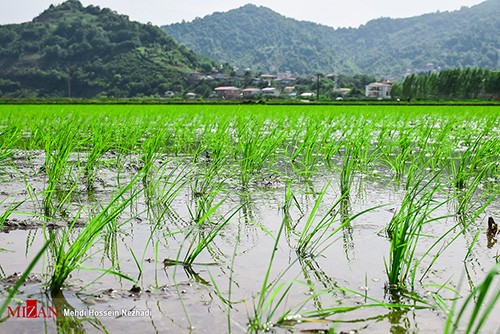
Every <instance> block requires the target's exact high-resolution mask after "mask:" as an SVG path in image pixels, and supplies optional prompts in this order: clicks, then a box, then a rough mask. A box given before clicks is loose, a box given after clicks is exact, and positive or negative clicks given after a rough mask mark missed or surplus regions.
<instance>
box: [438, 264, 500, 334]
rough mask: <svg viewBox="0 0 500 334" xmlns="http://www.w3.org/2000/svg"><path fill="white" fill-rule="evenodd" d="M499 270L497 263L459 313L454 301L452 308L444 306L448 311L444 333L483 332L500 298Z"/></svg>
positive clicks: (469, 296)
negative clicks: (456, 310)
mask: <svg viewBox="0 0 500 334" xmlns="http://www.w3.org/2000/svg"><path fill="white" fill-rule="evenodd" d="M499 270H500V263H497V264H496V265H495V266H494V267H493V268H492V269H491V270H490V271H489V272H488V274H487V275H486V277H485V278H484V280H483V281H482V282H481V283H480V284H479V285H478V286H477V287H475V288H474V289H473V290H472V291H471V293H470V294H469V295H468V296H467V298H466V299H465V301H464V302H463V304H462V307H461V308H460V309H459V310H458V313H456V312H455V306H456V303H453V306H452V308H451V310H450V309H448V308H447V307H446V306H444V310H445V311H447V313H448V321H447V323H446V327H445V329H444V333H446V334H448V333H456V332H460V333H481V330H482V328H483V326H485V325H486V322H487V320H488V318H489V317H490V315H492V311H493V310H494V308H495V306H496V305H497V302H498V300H499V298H500V284H499V283H498V272H499ZM470 308H472V309H471V313H470V315H469V316H468V317H467V315H466V311H467V310H468V309H470ZM455 313H456V315H455ZM461 324H463V326H465V329H463V328H462V327H461Z"/></svg>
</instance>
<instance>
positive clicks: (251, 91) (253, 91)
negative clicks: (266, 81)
mask: <svg viewBox="0 0 500 334" xmlns="http://www.w3.org/2000/svg"><path fill="white" fill-rule="evenodd" d="M241 92H242V93H243V97H249V96H252V95H257V94H260V93H261V92H262V90H260V89H259V88H247V89H243V90H242V91H241Z"/></svg>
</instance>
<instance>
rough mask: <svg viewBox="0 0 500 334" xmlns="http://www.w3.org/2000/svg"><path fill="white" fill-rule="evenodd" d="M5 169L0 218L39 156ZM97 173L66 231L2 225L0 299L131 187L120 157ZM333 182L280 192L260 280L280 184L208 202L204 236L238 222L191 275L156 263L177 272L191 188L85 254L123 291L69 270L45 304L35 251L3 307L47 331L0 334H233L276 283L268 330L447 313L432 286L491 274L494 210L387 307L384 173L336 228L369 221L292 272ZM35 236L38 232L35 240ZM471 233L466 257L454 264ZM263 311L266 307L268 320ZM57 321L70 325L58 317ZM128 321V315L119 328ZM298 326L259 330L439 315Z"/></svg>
mask: <svg viewBox="0 0 500 334" xmlns="http://www.w3.org/2000/svg"><path fill="white" fill-rule="evenodd" d="M17 158H18V160H17V161H16V166H17V168H18V170H17V171H14V170H11V171H10V173H11V175H13V177H12V178H11V177H10V175H8V174H3V175H2V184H1V185H0V187H1V189H0V191H1V194H0V201H2V200H5V201H4V202H3V203H2V207H1V212H4V211H5V210H6V209H7V206H8V204H10V203H11V202H12V200H13V199H25V198H27V197H28V193H29V191H28V190H27V188H26V183H25V182H24V180H23V178H22V177H20V176H22V175H26V176H27V184H30V185H31V186H32V187H33V188H35V192H37V191H40V190H42V189H43V187H44V183H45V182H46V175H44V173H43V170H41V166H42V165H43V161H44V156H43V154H42V153H41V152H38V153H37V154H34V155H33V157H31V159H29V160H27V159H25V157H23V156H22V155H21V154H20V155H19V156H18V157H17ZM164 158H165V159H169V158H168V157H164ZM176 159H177V158H176ZM106 160H108V161H109V163H108V164H106V163H104V164H103V166H104V167H102V168H101V169H100V170H99V172H98V177H99V180H100V181H99V182H98V183H97V184H96V189H95V191H93V192H92V194H91V195H89V194H88V192H86V190H85V187H84V186H83V185H79V186H78V188H77V191H76V192H75V193H74V194H73V196H72V201H71V202H70V204H69V206H68V208H67V209H66V217H58V218H57V219H56V220H55V221H46V220H43V219H41V218H37V217H33V215H32V214H26V213H19V212H18V213H13V214H12V215H11V216H9V217H8V220H7V221H6V223H5V226H4V228H3V230H2V233H0V245H1V247H2V248H3V250H2V254H1V260H0V269H1V275H2V277H3V280H2V284H1V285H0V293H1V294H2V295H3V296H4V297H5V296H6V295H7V293H8V291H9V289H10V288H11V287H12V286H13V283H14V281H15V279H14V277H12V275H13V274H14V273H19V272H22V271H24V269H25V268H26V267H27V266H28V263H29V262H30V260H31V259H32V258H33V257H34V255H35V254H36V253H37V252H38V250H39V249H40V248H41V247H42V246H43V243H44V241H45V240H46V239H45V238H46V237H47V236H48V235H50V234H55V235H59V236H60V235H62V233H65V232H66V231H67V227H64V226H67V225H68V224H70V223H71V222H72V221H73V220H74V219H75V217H76V216H77V213H78V212H79V210H80V209H82V211H81V212H80V219H81V220H83V222H82V224H84V223H85V220H86V218H88V217H89V216H92V215H94V214H95V211H96V210H97V209H96V208H98V207H100V206H104V205H106V204H107V203H108V202H109V200H110V198H111V197H112V195H113V193H114V192H115V191H116V188H117V186H118V184H126V183H127V182H129V181H130V179H131V177H132V176H133V175H135V174H136V173H137V170H136V169H134V166H136V165H137V161H136V160H135V159H134V158H133V157H132V158H130V159H129V160H128V161H126V162H125V165H124V166H125V167H124V169H123V170H121V172H120V173H117V168H116V167H115V166H114V165H113V164H112V161H113V157H105V159H104V161H106ZM172 160H175V159H172ZM73 161H74V162H75V165H76V161H77V157H73ZM174 165H175V163H173V164H172V165H167V167H166V168H170V169H171V170H173V166H174ZM338 178H339V175H338V172H328V171H326V170H325V171H323V172H322V173H320V174H316V175H314V176H313V177H311V179H310V180H308V181H307V182H306V181H301V180H300V179H298V178H297V179H296V181H297V182H296V183H294V184H293V190H294V194H295V196H296V198H297V202H298V203H299V204H300V208H301V210H302V212H300V211H299V209H298V208H297V207H296V206H292V207H291V209H290V215H289V224H288V227H287V228H285V230H284V232H283V234H282V235H281V236H280V239H279V243H278V247H277V249H276V253H275V257H274V259H273V263H272V264H271V266H270V268H271V269H270V271H269V274H267V272H268V268H269V263H270V260H271V254H272V253H273V249H274V245H275V238H276V237H277V236H278V232H279V230H280V226H281V224H282V222H283V220H284V218H285V215H284V213H283V210H282V209H281V207H282V206H283V199H284V197H285V180H284V179H283V178H282V177H281V176H279V175H277V174H276V175H270V174H267V175H262V176H259V178H257V179H256V180H254V181H252V183H251V184H250V187H249V188H248V189H245V190H242V189H241V188H239V187H238V186H236V185H230V186H229V187H228V190H230V191H228V192H224V193H222V194H221V195H220V196H219V197H218V198H217V202H218V201H220V200H222V199H224V202H223V204H221V206H220V207H218V209H217V211H216V213H215V215H214V216H213V217H212V218H211V221H212V222H213V223H220V222H221V221H223V217H224V216H226V217H227V215H228V213H229V212H232V210H234V209H235V208H238V207H240V206H241V208H240V209H239V210H238V211H237V213H236V214H235V215H234V216H233V218H231V219H230V221H229V222H228V223H227V224H226V225H225V227H224V228H223V229H222V230H221V231H220V232H219V233H218V235H217V236H216V237H215V239H214V240H213V241H212V242H211V243H210V245H209V247H208V248H206V249H205V250H203V251H202V252H201V254H200V256H199V257H197V258H196V261H195V262H196V264H194V265H193V266H191V267H184V266H182V265H171V266H164V264H163V260H164V259H181V260H182V259H183V257H184V254H185V252H186V250H187V249H188V248H189V245H190V243H191V241H192V237H187V235H188V231H190V229H189V227H190V226H193V225H194V223H193V222H192V219H191V218H190V215H189V209H193V208H194V206H193V192H192V190H191V187H190V186H189V185H187V186H185V187H183V189H182V190H181V191H180V192H179V193H178V194H177V196H176V197H175V199H174V200H173V202H172V204H171V205H170V206H169V207H170V213H171V214H170V215H164V216H162V217H161V219H159V220H158V219H155V217H154V215H153V213H152V208H151V205H148V202H147V200H146V199H145V197H144V196H143V195H141V196H139V197H137V198H136V199H135V200H134V201H133V204H132V205H131V206H130V207H129V208H128V209H127V210H126V211H125V212H124V213H123V214H122V215H121V216H120V217H119V219H118V220H117V222H116V223H117V225H119V228H118V229H117V231H116V232H114V233H111V234H108V235H107V236H106V237H105V238H103V239H101V240H100V241H99V242H97V243H96V244H94V245H92V248H91V249H90V251H89V254H92V255H91V256H90V257H89V258H88V259H87V260H86V261H85V262H84V263H83V265H84V266H85V267H87V268H97V269H104V270H106V269H110V268H113V270H115V271H117V272H120V273H122V274H123V275H126V276H128V277H130V278H132V279H134V280H136V281H137V282H136V283H134V282H131V281H129V280H127V279H125V278H122V277H119V276H116V275H112V274H109V273H108V274H104V275H103V273H102V272H101V271H95V270H84V269H81V270H77V271H75V272H73V274H72V275H71V277H70V278H69V279H68V281H67V282H66V283H67V287H66V288H65V289H64V290H63V292H62V294H63V295H62V296H58V297H51V296H50V293H48V292H46V291H45V286H46V283H47V282H48V279H49V277H50V275H51V273H52V271H51V268H52V267H51V265H52V263H53V261H54V254H53V253H52V252H51V251H50V250H49V251H47V252H46V254H45V256H44V258H43V259H42V261H39V262H38V263H37V264H36V266H35V267H34V269H33V270H32V273H34V274H36V275H37V276H35V277H34V278H32V279H30V280H28V281H27V282H26V283H25V284H24V285H23V286H21V287H20V289H19V292H18V293H17V294H16V295H15V298H16V299H15V301H13V302H11V303H10V304H9V305H10V307H11V309H14V307H16V306H17V305H21V306H24V305H25V301H26V300H36V301H37V302H38V306H39V308H41V307H44V308H45V309H48V307H52V308H55V307H59V309H58V310H59V311H58V316H57V319H54V318H37V319H27V318H22V317H21V318H11V319H8V320H7V321H6V322H4V323H1V324H0V329H1V331H2V332H9V333H33V332H47V333H52V332H55V331H56V330H59V331H64V330H65V329H74V330H75V332H88V333H96V332H106V331H108V332H122V331H123V332H132V331H134V332H135V331H142V332H145V333H154V332H159V333H189V332H192V333H226V332H229V328H230V329H231V331H232V332H233V333H246V332H247V331H248V325H247V324H248V321H249V319H251V318H253V312H254V307H255V305H256V304H257V303H258V300H259V296H260V292H261V290H262V285H263V282H264V278H265V277H266V275H268V277H269V282H268V283H275V280H278V283H277V284H276V285H275V287H278V286H279V284H280V283H285V285H284V286H283V289H282V290H280V293H281V292H283V291H284V289H285V288H286V287H287V286H288V284H290V283H291V282H293V284H292V285H291V288H290V289H289V290H288V291H287V293H286V296H285V297H284V298H283V299H282V301H281V303H280V304H279V305H278V306H277V307H276V311H275V314H274V315H273V316H271V317H270V320H271V322H275V321H276V320H277V319H278V318H279V317H280V316H281V315H282V314H283V313H284V312H287V310H290V316H293V315H294V314H296V313H300V314H307V312H311V311H315V310H318V309H329V308H334V307H340V306H353V307H354V306H361V305H366V304H374V303H375V302H374V301H373V300H376V301H379V302H383V303H400V304H404V305H416V306H418V305H425V304H423V303H419V302H416V301H415V297H416V296H418V298H420V299H422V300H425V301H427V302H429V303H433V299H432V297H431V295H430V294H431V293H432V292H438V294H439V295H440V296H441V297H442V298H444V299H445V300H446V301H447V302H448V305H449V306H450V307H451V304H452V298H453V297H454V294H453V293H452V292H451V291H450V290H448V289H444V288H440V286H442V285H446V286H447V287H451V288H453V289H456V290H459V291H461V293H462V295H467V294H468V292H469V291H470V289H471V287H473V286H476V285H477V284H478V283H479V282H480V281H481V280H482V279H483V277H484V275H485V273H486V272H487V271H488V270H489V269H490V268H492V266H493V265H494V264H495V256H496V255H497V254H498V252H499V247H500V246H499V245H498V244H495V245H493V246H492V247H487V246H488V240H487V237H486V227H485V226H486V221H487V217H488V216H498V215H500V203H499V201H498V200H496V201H494V202H492V203H491V204H490V205H489V206H488V208H487V210H486V211H485V212H484V213H482V214H481V215H479V216H478V217H477V218H476V219H475V220H474V221H473V223H472V225H471V226H470V228H468V229H467V230H466V231H465V233H463V234H461V235H459V236H458V238H457V239H456V240H455V241H454V242H453V243H452V245H451V246H450V247H449V248H447V249H446V250H444V246H443V245H445V242H447V241H450V240H451V239H452V238H453V237H455V236H456V234H457V233H458V232H459V231H460V229H461V228H460V227H459V226H460V225H459V226H458V227H456V228H455V229H454V230H453V231H452V233H450V235H449V237H446V238H444V240H443V241H442V242H440V243H439V245H438V246H436V247H435V248H434V250H433V251H432V252H431V255H430V256H427V257H425V258H424V260H423V261H422V263H421V264H420V265H419V266H418V268H417V272H416V278H417V280H420V283H418V284H417V285H416V286H415V288H414V289H411V288H410V289H408V290H407V291H406V295H405V294H404V293H399V294H391V293H389V292H388V290H387V289H386V282H387V274H386V270H385V264H384V263H385V261H388V259H389V250H390V241H389V239H388V238H387V236H386V234H385V232H384V228H385V227H386V226H387V224H388V223H389V222H390V221H391V219H392V218H393V216H394V214H395V212H396V211H397V210H398V209H399V207H400V204H401V201H402V198H403V196H404V180H402V181H401V182H400V183H399V184H398V182H397V181H396V180H395V179H393V178H392V175H391V174H390V172H388V171H384V170H381V171H379V172H377V173H369V174H368V175H364V174H361V173H357V175H356V177H355V178H354V181H353V186H352V189H353V190H352V193H351V196H350V199H349V201H347V202H345V206H344V214H345V216H346V217H352V216H354V215H355V214H357V213H359V212H363V211H365V210H368V209H370V208H374V207H378V208H376V209H373V210H371V211H368V212H366V213H364V214H362V215H360V216H359V217H358V218H356V219H354V220H353V221H352V222H350V224H349V225H348V226H344V227H341V228H340V225H341V221H340V219H337V220H336V221H335V222H334V223H333V224H332V225H331V226H330V227H329V229H328V230H329V232H330V233H331V232H334V231H335V230H336V229H337V228H339V229H338V231H337V232H336V233H335V234H334V235H332V237H331V238H330V239H329V240H328V242H326V243H325V244H324V246H323V247H322V248H321V249H323V248H324V249H323V251H322V252H321V254H319V255H318V256H316V257H314V258H305V259H300V260H299V259H297V254H296V247H297V240H298V238H299V235H300V233H301V231H302V230H303V229H304V226H305V225H306V224H307V221H308V218H309V216H310V214H311V212H312V210H313V207H314V203H315V201H316V199H317V198H318V196H319V193H320V192H321V190H322V189H323V188H325V187H327V190H326V192H325V195H324V197H323V199H322V201H321V204H320V206H319V210H318V213H317V215H316V219H315V222H318V221H320V220H321V218H322V217H323V216H324V215H325V214H327V211H328V209H329V208H330V206H331V205H332V204H333V203H335V201H336V200H338V198H339V195H338V194H339V193H340V191H339V181H338ZM139 187H140V185H139ZM449 191H450V192H451V190H449ZM448 198H449V196H448V195H447V194H446V193H444V192H440V193H436V196H435V200H436V201H437V202H442V201H447V200H448ZM37 199H38V200H37ZM480 203H481V202H480ZM455 205H456V203H455V202H454V201H453V200H452V201H449V203H448V204H446V205H444V206H443V207H441V208H440V209H439V210H437V211H435V212H434V213H433V217H434V218H437V217H441V216H446V215H450V214H454V210H455ZM188 208H189V209H188ZM337 210H338V209H337ZM16 211H23V212H27V213H38V214H41V213H42V212H41V208H40V206H39V197H36V198H33V200H28V201H26V202H24V203H23V204H22V205H21V206H20V207H19V208H18V209H17V210H16ZM499 220H500V219H499ZM457 223H458V222H457V220H456V218H455V217H449V218H446V219H440V220H437V221H434V222H430V223H428V224H426V225H425V226H424V228H423V231H422V236H421V238H420V239H419V242H418V247H417V250H416V257H415V258H416V259H420V258H421V256H423V255H424V254H425V252H426V251H427V250H428V249H429V248H430V247H431V246H432V245H433V244H434V242H436V241H437V239H438V238H439V237H440V236H442V235H443V233H445V232H447V231H448V230H450V229H451V228H452V227H453V226H455V225H456V224H457ZM43 224H46V226H47V227H48V228H47V229H45V228H44V227H43ZM51 224H52V225H51ZM210 224H211V223H210ZM49 225H50V228H49ZM81 229H82V227H75V228H74V229H73V231H71V234H72V235H73V238H74V236H76V235H78V234H79V233H80V232H81ZM179 231H180V232H179ZM478 231H479V234H478V238H477V241H476V242H475V244H474V247H473V248H472V251H471V254H469V256H468V257H467V258H465V256H466V254H467V250H468V248H469V246H470V245H471V244H472V243H473V242H474V238H475V236H476V234H477V232H478ZM177 232H179V233H177ZM238 239H239V242H237V240H238ZM326 246H328V247H326ZM440 250H443V252H442V254H441V255H440V256H439V258H438V259H437V261H436V262H435V263H434V264H433V266H432V268H431V269H430V270H429V271H426V269H427V267H428V266H429V265H430V263H431V261H432V256H433V255H434V254H436V253H437V252H438V251H440ZM134 256H135V258H136V259H137V262H136V260H135V259H134ZM320 292H322V293H320ZM278 295H279V294H278ZM412 296H413V298H412ZM268 297H269V295H268ZM16 301H19V302H21V304H18V303H16ZM228 301H230V302H228ZM274 305H276V303H275V304H272V305H270V308H269V309H272V308H273V307H274ZM71 311H73V312H75V313H74V314H73V315H70V312H71ZM123 312H125V313H123ZM127 312H132V313H127ZM133 312H137V313H138V315H136V316H133V315H132V314H134V313H133ZM141 312H142V313H141ZM65 314H66V315H65ZM299 320H301V321H296V318H292V319H290V320H289V321H287V322H286V323H282V324H280V325H279V326H278V325H276V326H274V327H273V328H272V330H273V331H274V332H276V333H288V332H290V331H291V332H297V333H299V332H301V330H310V332H312V333H319V330H320V329H324V330H326V329H329V328H335V330H337V331H345V332H349V331H354V332H358V333H387V332H392V333H406V332H421V333H442V332H443V328H444V326H445V323H446V315H445V314H444V312H443V311H441V310H439V309H438V308H428V309H418V308H393V309H390V308H387V307H370V308H359V309H356V310H353V311H350V312H338V313H335V314H332V315H328V316H327V317H325V319H322V318H321V317H319V316H315V317H313V318H312V319H311V320H314V321H310V322H309V321H307V320H308V319H307V318H306V317H305V316H303V317H302V318H299ZM498 324H499V322H498V321H497V320H496V319H493V321H492V322H490V323H489V324H488V326H490V327H488V328H487V329H488V330H489V329H492V328H496V327H498ZM189 327H192V329H189ZM315 330H316V331H315Z"/></svg>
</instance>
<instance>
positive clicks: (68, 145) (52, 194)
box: [42, 127, 76, 217]
mask: <svg viewBox="0 0 500 334" xmlns="http://www.w3.org/2000/svg"><path fill="white" fill-rule="evenodd" d="M46 136H47V137H46V138H45V172H46V174H47V177H48V181H47V187H46V189H45V193H44V197H43V201H42V204H43V212H44V214H45V215H46V216H49V217H51V216H53V215H54V214H55V213H56V212H58V211H59V210H60V209H61V208H62V206H63V205H64V204H65V203H66V202H67V201H68V200H69V196H70V194H71V191H72V190H73V189H74V188H75V187H76V185H75V184H74V183H73V179H72V178H71V168H70V167H69V164H68V160H69V156H70V153H71V152H72V150H73V149H74V146H73V145H74V144H75V140H76V138H75V133H74V132H73V129H72V128H70V127H68V128H67V129H66V130H65V131H63V132H60V133H58V135H57V136H56V137H55V138H52V134H50V133H47V134H46ZM54 200H55V202H56V203H53V202H54Z"/></svg>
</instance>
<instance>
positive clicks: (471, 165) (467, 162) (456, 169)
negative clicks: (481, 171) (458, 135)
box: [448, 133, 494, 192]
mask: <svg viewBox="0 0 500 334" xmlns="http://www.w3.org/2000/svg"><path fill="white" fill-rule="evenodd" d="M491 144H494V143H491ZM488 146H489V145H488ZM485 148H486V144H484V133H482V134H481V135H479V136H478V137H477V138H476V139H475V140H474V142H473V143H472V144H471V145H470V146H468V147H467V149H466V150H465V152H463V153H462V154H460V155H459V156H458V157H456V158H453V159H452V162H451V163H450V164H448V173H449V175H450V177H451V178H452V180H453V181H454V188H455V192H458V191H461V190H463V189H465V188H467V186H468V184H469V181H470V178H471V177H472V175H473V173H474V170H475V169H476V168H477V167H478V166H479V165H480V163H481V161H482V160H483V159H484V158H482V157H481V154H480V152H481V151H482V150H484V149H485Z"/></svg>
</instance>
